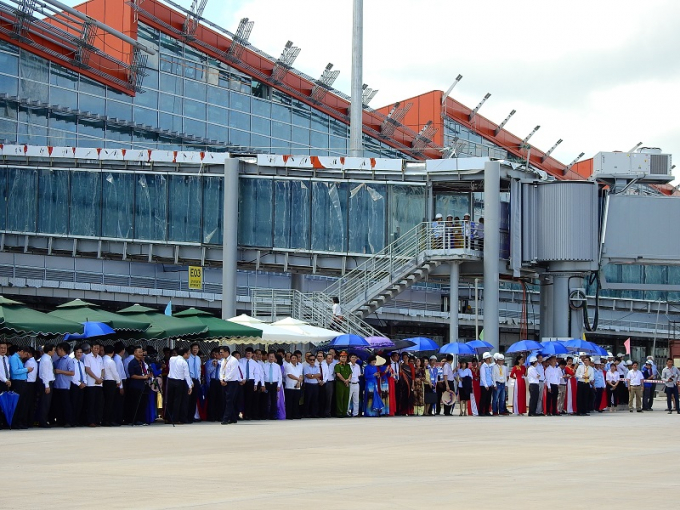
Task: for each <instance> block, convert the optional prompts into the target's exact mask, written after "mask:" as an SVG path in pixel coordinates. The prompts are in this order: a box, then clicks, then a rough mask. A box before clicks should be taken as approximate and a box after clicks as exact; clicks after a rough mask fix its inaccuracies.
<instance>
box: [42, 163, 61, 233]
mask: <svg viewBox="0 0 680 510" xmlns="http://www.w3.org/2000/svg"><path fill="white" fill-rule="evenodd" d="M38 189H39V194H38V210H39V213H40V214H39V215H38V232H44V233H46V234H66V233H67V231H68V172H66V171H59V170H54V171H53V170H40V174H39V181H38Z"/></svg>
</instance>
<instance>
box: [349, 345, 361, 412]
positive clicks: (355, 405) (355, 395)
mask: <svg viewBox="0 0 680 510" xmlns="http://www.w3.org/2000/svg"><path fill="white" fill-rule="evenodd" d="M349 366H350V368H351V369H352V375H351V376H350V379H349V402H350V403H349V407H348V408H347V416H353V417H355V418H356V417H357V416H359V377H361V367H360V366H359V365H358V364H357V355H356V354H352V355H351V356H350V357H349ZM350 409H351V414H350Z"/></svg>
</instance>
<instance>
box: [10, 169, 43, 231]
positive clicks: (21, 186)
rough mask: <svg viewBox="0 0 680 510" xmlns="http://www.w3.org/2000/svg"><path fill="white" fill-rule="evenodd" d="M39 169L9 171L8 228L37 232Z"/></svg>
mask: <svg viewBox="0 0 680 510" xmlns="http://www.w3.org/2000/svg"><path fill="white" fill-rule="evenodd" d="M37 181H38V171H37V170H19V169H14V168H11V169H9V170H8V171H7V230H10V231H14V232H35V231H36V229H35V218H36V209H37V207H36V206H37V199H36V198H37V197H36V191H37V189H36V188H37Z"/></svg>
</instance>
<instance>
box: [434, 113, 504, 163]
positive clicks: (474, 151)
mask: <svg viewBox="0 0 680 510" xmlns="http://www.w3.org/2000/svg"><path fill="white" fill-rule="evenodd" d="M444 146H445V147H452V148H455V149H456V155H457V156H462V157H468V156H478V157H490V158H496V159H505V160H508V161H516V160H518V158H517V157H516V156H515V155H514V154H511V153H509V152H508V151H506V150H505V149H503V148H502V147H499V146H498V145H496V144H495V143H493V142H490V141H489V140H487V139H486V138H484V137H483V136H481V135H478V134H477V133H475V132H474V131H472V130H471V129H469V128H467V127H465V126H463V125H462V124H459V123H458V122H456V121H455V120H453V119H450V118H448V117H447V118H445V119H444Z"/></svg>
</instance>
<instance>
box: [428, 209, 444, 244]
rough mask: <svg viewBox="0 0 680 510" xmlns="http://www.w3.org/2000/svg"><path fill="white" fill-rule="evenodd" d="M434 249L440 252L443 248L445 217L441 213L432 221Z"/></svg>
mask: <svg viewBox="0 0 680 510" xmlns="http://www.w3.org/2000/svg"><path fill="white" fill-rule="evenodd" d="M431 226H432V238H433V239H432V248H434V249H435V250H440V249H441V248H442V240H443V235H444V217H443V216H442V215H441V213H437V214H436V215H435V217H434V220H432V225H431Z"/></svg>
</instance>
